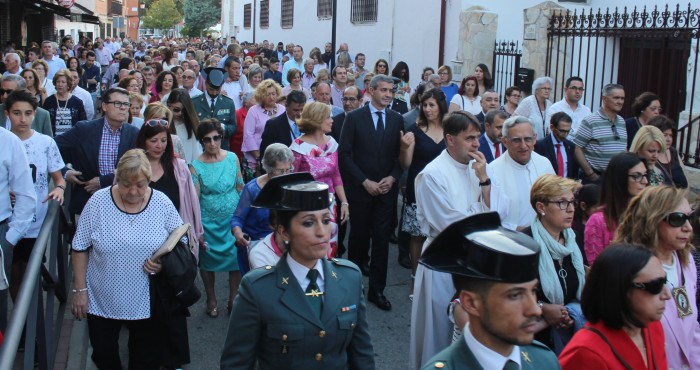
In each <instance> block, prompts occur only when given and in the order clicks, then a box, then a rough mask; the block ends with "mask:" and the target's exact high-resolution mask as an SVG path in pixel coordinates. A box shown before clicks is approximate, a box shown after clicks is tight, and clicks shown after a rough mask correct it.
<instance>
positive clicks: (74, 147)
mask: <svg viewBox="0 0 700 370" xmlns="http://www.w3.org/2000/svg"><path fill="white" fill-rule="evenodd" d="M102 111H103V112H104V115H105V116H104V118H98V119H95V120H92V121H81V122H78V123H77V124H76V125H75V126H73V127H72V128H71V129H70V130H68V131H66V132H65V133H63V134H62V135H58V136H57V137H56V144H57V145H58V149H59V150H60V152H61V156H62V157H63V161H64V162H65V163H66V164H68V163H70V164H72V165H73V169H71V170H68V171H67V172H66V173H65V178H66V181H68V182H70V183H72V184H73V190H72V193H71V195H72V197H71V200H70V205H69V210H70V212H71V214H72V215H79V214H80V213H82V211H83V207H85V203H87V201H88V199H89V198H90V196H91V195H92V194H93V193H94V192H96V191H97V190H99V189H101V188H106V187H108V186H110V185H112V183H113V182H114V169H115V168H116V167H117V162H119V158H121V156H122V155H123V154H124V153H125V152H126V151H127V150H129V149H132V148H133V147H134V146H135V144H136V136H138V134H139V130H138V129H137V128H136V127H134V126H132V125H129V124H125V123H126V120H127V118H128V117H129V93H128V92H127V91H126V90H124V89H122V88H119V87H114V88H111V89H109V90H107V91H106V92H105V93H104V95H103V97H102Z"/></svg>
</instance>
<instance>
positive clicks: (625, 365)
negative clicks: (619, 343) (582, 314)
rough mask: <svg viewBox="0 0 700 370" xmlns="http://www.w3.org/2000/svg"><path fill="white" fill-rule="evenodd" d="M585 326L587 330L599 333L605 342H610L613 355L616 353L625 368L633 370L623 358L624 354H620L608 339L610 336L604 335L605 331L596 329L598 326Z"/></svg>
mask: <svg viewBox="0 0 700 370" xmlns="http://www.w3.org/2000/svg"><path fill="white" fill-rule="evenodd" d="M583 328H584V329H586V330H589V331H592V332H594V333H596V334H598V336H599V337H600V339H602V340H603V341H604V342H605V343H607V344H608V346H609V347H610V350H611V351H612V353H613V355H615V357H617V360H618V361H620V363H622V366H624V367H625V369H627V370H632V366H630V365H629V364H628V363H627V362H626V361H625V360H624V359H623V358H622V356H620V354H619V353H617V351H616V350H615V347H613V345H612V343H610V341H609V340H608V338H606V337H605V335H603V333H601V332H600V330H598V329H596V328H592V327H590V326H585V327H583Z"/></svg>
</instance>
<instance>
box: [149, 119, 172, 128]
mask: <svg viewBox="0 0 700 370" xmlns="http://www.w3.org/2000/svg"><path fill="white" fill-rule="evenodd" d="M146 124H147V125H149V126H151V127H156V126H158V125H160V126H164V127H168V121H166V120H164V119H149V120H148V121H146Z"/></svg>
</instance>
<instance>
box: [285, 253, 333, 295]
mask: <svg viewBox="0 0 700 370" xmlns="http://www.w3.org/2000/svg"><path fill="white" fill-rule="evenodd" d="M287 264H288V265H289V269H290V270H292V274H294V277H295V278H296V279H297V281H298V282H299V286H300V287H301V291H302V292H305V291H306V288H308V287H309V284H310V283H311V280H309V278H308V277H306V275H307V274H308V273H309V270H310V269H309V268H308V267H306V266H304V265H302V264H301V263H299V262H297V261H295V260H294V258H292V256H291V255H290V254H289V253H287ZM314 268H315V269H316V270H318V278H317V279H316V285H318V290H320V291H322V292H323V291H324V290H323V288H325V286H326V284H324V282H323V280H324V279H323V263H321V260H320V259H319V260H317V261H316V266H314Z"/></svg>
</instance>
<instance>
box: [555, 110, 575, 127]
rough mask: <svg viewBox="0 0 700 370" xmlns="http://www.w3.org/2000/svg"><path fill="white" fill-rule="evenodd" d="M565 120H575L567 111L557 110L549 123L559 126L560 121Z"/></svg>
mask: <svg viewBox="0 0 700 370" xmlns="http://www.w3.org/2000/svg"><path fill="white" fill-rule="evenodd" d="M561 121H564V122H569V123H571V122H573V121H572V120H571V116H569V115H568V114H566V113H565V112H557V113H554V114H552V118H551V119H550V120H549V124H550V125H552V126H554V127H557V128H558V127H559V122H561Z"/></svg>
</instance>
